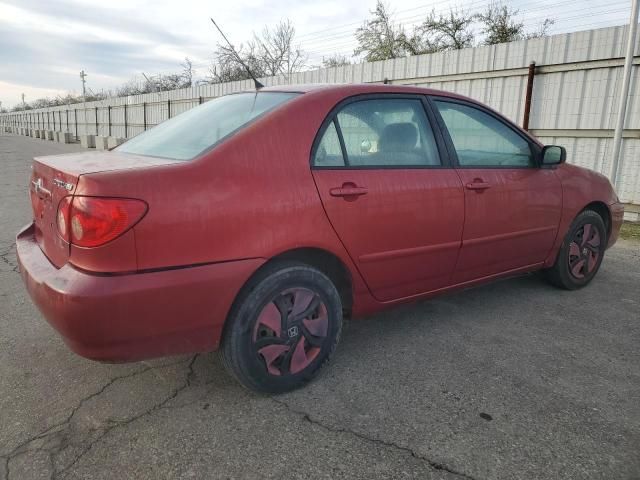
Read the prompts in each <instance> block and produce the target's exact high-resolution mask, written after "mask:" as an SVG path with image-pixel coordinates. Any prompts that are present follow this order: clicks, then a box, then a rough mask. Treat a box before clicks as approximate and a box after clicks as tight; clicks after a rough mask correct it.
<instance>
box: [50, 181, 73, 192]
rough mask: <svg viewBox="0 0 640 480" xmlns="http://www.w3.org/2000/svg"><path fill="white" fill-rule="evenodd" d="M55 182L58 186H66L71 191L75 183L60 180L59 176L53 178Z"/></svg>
mask: <svg viewBox="0 0 640 480" xmlns="http://www.w3.org/2000/svg"><path fill="white" fill-rule="evenodd" d="M53 183H54V185H56V186H57V187H61V188H64V189H65V190H66V191H68V192H70V191H71V190H73V183H67V182H65V181H64V180H60V179H59V178H54V179H53Z"/></svg>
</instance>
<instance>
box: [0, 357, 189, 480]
mask: <svg viewBox="0 0 640 480" xmlns="http://www.w3.org/2000/svg"><path fill="white" fill-rule="evenodd" d="M198 356H199V354H195V355H194V356H193V357H192V358H191V360H190V361H189V362H188V364H187V375H186V378H185V380H184V382H183V383H182V384H181V385H180V386H179V387H178V388H176V389H174V390H173V391H172V392H171V394H170V395H168V396H167V397H165V398H164V399H163V400H162V401H160V402H158V403H156V404H154V405H153V406H152V407H150V408H148V409H147V410H145V411H144V412H142V413H140V414H139V415H134V416H133V417H131V418H128V419H126V420H123V421H117V420H116V421H113V420H112V421H110V424H109V425H108V426H107V427H106V428H104V429H90V430H89V434H92V433H94V432H96V431H99V430H102V431H101V432H100V434H99V435H98V436H97V437H95V438H94V439H93V440H91V441H90V442H89V443H88V444H87V445H86V446H84V447H83V448H82V450H81V451H80V453H79V454H77V455H76V456H75V458H74V459H73V460H72V461H71V462H70V463H69V464H68V465H66V466H65V467H64V468H62V469H60V470H58V471H56V469H55V457H56V456H57V455H59V454H60V453H62V452H63V451H64V450H65V449H66V448H67V447H69V446H77V445H74V444H73V442H72V441H71V439H70V437H71V435H67V434H68V433H69V430H70V428H71V421H72V420H73V418H74V417H75V415H76V414H77V412H78V411H79V410H80V409H81V408H82V406H83V405H85V404H86V403H87V402H88V401H90V400H91V399H93V398H96V397H98V396H100V395H101V394H103V393H104V392H105V391H106V390H107V389H108V388H109V387H110V386H112V385H114V384H115V383H116V382H119V381H120V380H126V379H129V378H133V377H136V376H138V375H142V374H144V373H146V372H149V371H151V370H157V369H160V368H168V367H172V366H175V365H180V364H183V363H185V361H184V360H181V361H179V362H174V363H169V364H164V365H158V366H149V367H146V368H143V369H141V370H138V371H136V372H132V373H129V374H127V375H121V376H118V377H114V378H112V379H110V380H109V381H108V382H107V383H105V384H104V385H103V386H102V387H101V388H100V389H99V390H97V391H96V392H93V393H92V394H90V395H88V396H86V397H84V398H82V399H81V400H80V402H78V404H77V405H76V406H75V407H74V408H73V409H72V410H71V412H70V413H69V415H67V417H66V418H65V419H64V420H63V421H61V422H58V423H56V424H55V425H52V426H50V427H49V428H47V429H46V430H44V431H42V432H40V433H38V434H36V435H34V436H32V437H30V438H28V439H27V440H25V441H24V442H22V443H20V444H19V445H18V446H16V447H15V448H14V449H13V450H11V451H10V452H9V453H8V454H6V455H2V456H0V458H2V459H4V462H3V464H4V478H5V479H6V480H10V474H11V472H10V466H9V464H10V462H11V460H13V459H14V458H16V457H18V456H20V455H23V454H26V453H28V452H38V451H42V452H45V453H47V454H48V456H49V462H50V464H51V467H52V468H51V478H52V479H56V478H59V477H61V476H63V475H65V474H66V473H67V472H68V471H69V470H70V469H71V468H72V467H73V466H74V465H76V464H77V463H78V462H79V461H80V460H81V459H82V457H84V456H85V455H86V454H87V453H89V452H90V451H91V449H92V448H93V446H94V445H95V444H97V443H98V442H99V441H100V440H102V439H103V438H104V437H105V436H106V435H107V434H108V433H110V432H111V431H112V430H114V429H116V428H119V427H122V426H126V425H129V424H130V423H132V422H134V421H136V420H138V419H140V418H142V417H144V416H146V415H149V414H151V413H153V412H154V411H156V410H158V409H160V408H163V407H165V405H166V404H167V403H168V402H170V401H171V400H173V399H174V398H176V397H177V396H178V395H179V394H180V393H181V392H182V391H183V390H185V389H187V388H188V387H190V386H191V382H192V381H193V378H194V376H195V372H194V369H193V366H194V363H195V361H196V359H197V358H198ZM54 436H59V437H60V438H59V441H60V442H59V445H57V446H54V447H52V448H49V449H48V448H29V445H30V444H31V443H34V442H36V441H38V440H47V439H48V438H49V437H54Z"/></svg>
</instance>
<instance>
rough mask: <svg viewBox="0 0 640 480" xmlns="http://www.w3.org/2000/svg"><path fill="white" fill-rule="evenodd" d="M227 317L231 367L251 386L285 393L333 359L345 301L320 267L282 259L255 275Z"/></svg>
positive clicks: (226, 353)
mask: <svg viewBox="0 0 640 480" xmlns="http://www.w3.org/2000/svg"><path fill="white" fill-rule="evenodd" d="M227 321H228V322H229V323H228V325H227V328H226V331H225V335H224V338H223V341H222V348H221V355H222V359H223V362H224V364H225V366H226V367H227V369H228V370H229V371H230V372H231V373H232V374H233V375H234V376H235V377H236V378H237V379H238V381H240V383H241V384H242V385H244V386H245V387H247V388H249V389H250V390H254V391H257V392H262V393H282V392H286V391H289V390H293V389H295V388H298V387H301V386H302V385H304V384H306V383H307V382H308V381H309V380H311V379H312V378H313V377H314V376H315V375H316V373H317V371H318V370H319V369H320V368H321V367H322V366H323V365H324V364H325V363H326V362H327V361H328V360H329V357H330V356H331V354H332V353H333V351H334V350H335V348H336V346H337V344H338V340H339V339H340V332H341V329H342V302H341V300H340V295H339V294H338V291H337V290H336V287H335V286H334V285H333V283H332V282H331V280H330V279H329V278H328V277H327V276H326V275H324V274H323V273H322V272H320V271H319V270H317V269H315V268H313V267H310V266H308V265H305V264H300V263H292V262H286V263H278V264H273V265H271V266H269V267H267V268H266V269H265V270H264V271H263V272H261V273H259V274H258V276H257V277H256V278H255V279H253V280H252V282H251V284H250V286H249V287H248V288H246V289H245V291H243V292H242V293H241V294H240V297H239V298H238V300H237V301H236V304H235V305H234V308H233V309H232V312H231V314H230V316H229V318H228V320H227Z"/></svg>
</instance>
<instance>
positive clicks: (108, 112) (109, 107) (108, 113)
mask: <svg viewBox="0 0 640 480" xmlns="http://www.w3.org/2000/svg"><path fill="white" fill-rule="evenodd" d="M107 122H108V123H109V136H111V105H109V106H108V107H107Z"/></svg>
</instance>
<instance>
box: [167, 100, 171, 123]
mask: <svg viewBox="0 0 640 480" xmlns="http://www.w3.org/2000/svg"><path fill="white" fill-rule="evenodd" d="M170 118H171V100H170V99H168V100H167V120H168V119H170Z"/></svg>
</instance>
